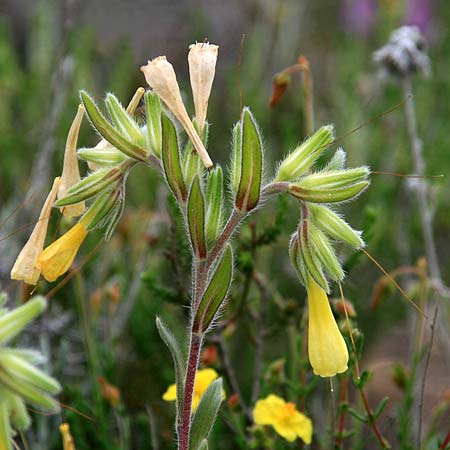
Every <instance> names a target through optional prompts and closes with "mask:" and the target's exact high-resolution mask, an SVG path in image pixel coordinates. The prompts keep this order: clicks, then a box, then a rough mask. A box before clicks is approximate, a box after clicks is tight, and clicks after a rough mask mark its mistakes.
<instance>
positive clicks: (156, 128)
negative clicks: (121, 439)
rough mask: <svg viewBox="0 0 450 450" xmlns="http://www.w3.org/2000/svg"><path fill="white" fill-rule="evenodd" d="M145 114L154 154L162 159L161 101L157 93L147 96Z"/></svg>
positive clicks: (148, 137)
mask: <svg viewBox="0 0 450 450" xmlns="http://www.w3.org/2000/svg"><path fill="white" fill-rule="evenodd" d="M145 114H146V116H147V139H148V142H149V147H150V148H151V150H152V152H153V153H154V154H155V155H156V156H157V157H158V158H160V157H161V146H162V131H161V100H160V99H159V97H158V95H157V94H156V93H155V92H152V91H147V93H146V94H145Z"/></svg>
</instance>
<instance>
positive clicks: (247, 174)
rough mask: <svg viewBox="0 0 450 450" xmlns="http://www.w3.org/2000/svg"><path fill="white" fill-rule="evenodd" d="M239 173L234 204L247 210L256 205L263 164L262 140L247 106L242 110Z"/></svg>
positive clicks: (239, 208) (242, 209) (259, 191)
mask: <svg viewBox="0 0 450 450" xmlns="http://www.w3.org/2000/svg"><path fill="white" fill-rule="evenodd" d="M241 121H242V132H241V135H242V137H241V140H242V142H241V153H242V157H241V174H240V179H239V186H238V189H237V192H236V201H235V206H236V208H237V209H238V210H240V211H244V212H248V211H251V210H252V209H253V208H255V207H256V206H257V205H258V202H259V196H260V193H261V178H262V166H263V153H262V140H261V136H260V134H259V131H258V127H257V125H256V122H255V119H254V117H253V115H252V113H251V112H250V110H249V109H248V108H244V110H243V111H242V119H241Z"/></svg>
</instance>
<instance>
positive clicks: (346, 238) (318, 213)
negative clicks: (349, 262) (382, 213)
mask: <svg viewBox="0 0 450 450" xmlns="http://www.w3.org/2000/svg"><path fill="white" fill-rule="evenodd" d="M309 210H310V212H311V216H312V220H313V221H314V223H315V224H316V226H318V227H319V228H320V229H321V230H322V231H324V232H325V233H326V234H328V236H330V237H331V238H332V239H335V240H337V241H342V242H345V243H347V244H349V245H351V246H352V247H354V248H356V249H358V248H361V247H364V246H365V243H364V241H363V240H362V238H361V232H359V231H356V230H354V229H353V228H352V227H351V226H350V225H349V224H348V223H347V222H346V221H345V220H344V219H342V217H340V216H339V215H338V214H336V213H335V212H334V211H332V210H331V209H330V208H327V207H326V206H322V205H309Z"/></svg>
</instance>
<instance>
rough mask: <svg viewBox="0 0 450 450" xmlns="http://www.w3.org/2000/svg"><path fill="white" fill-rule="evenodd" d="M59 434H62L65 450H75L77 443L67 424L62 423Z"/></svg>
mask: <svg viewBox="0 0 450 450" xmlns="http://www.w3.org/2000/svg"><path fill="white" fill-rule="evenodd" d="M59 432H60V433H61V438H62V443H63V449H64V450H75V442H74V440H73V437H72V433H71V432H70V427H69V424H68V423H67V422H64V423H62V424H61V425H60V426H59Z"/></svg>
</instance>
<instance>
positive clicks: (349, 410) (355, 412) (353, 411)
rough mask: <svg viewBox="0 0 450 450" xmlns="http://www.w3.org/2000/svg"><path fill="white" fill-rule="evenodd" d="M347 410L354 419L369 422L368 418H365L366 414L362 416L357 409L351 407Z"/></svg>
mask: <svg viewBox="0 0 450 450" xmlns="http://www.w3.org/2000/svg"><path fill="white" fill-rule="evenodd" d="M348 412H349V413H350V414H351V415H352V416H353V417H354V418H355V419H356V420H359V421H360V422H362V423H369V419H368V418H367V416H365V415H364V416H362V415H361V414H360V413H359V412H358V411H356V410H355V409H353V408H351V407H350V408H348Z"/></svg>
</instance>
